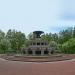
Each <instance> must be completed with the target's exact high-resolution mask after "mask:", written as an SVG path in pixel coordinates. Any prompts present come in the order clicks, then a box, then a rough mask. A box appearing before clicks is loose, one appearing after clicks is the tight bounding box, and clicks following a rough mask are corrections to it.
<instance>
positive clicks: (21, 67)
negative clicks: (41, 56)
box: [0, 58, 75, 75]
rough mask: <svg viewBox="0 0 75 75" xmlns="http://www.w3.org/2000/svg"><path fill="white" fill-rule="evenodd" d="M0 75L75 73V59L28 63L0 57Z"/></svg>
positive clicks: (69, 74)
mask: <svg viewBox="0 0 75 75" xmlns="http://www.w3.org/2000/svg"><path fill="white" fill-rule="evenodd" d="M0 75H75V59H73V60H70V61H69V60H67V61H60V62H50V63H49V62H47V63H46V62H44V63H35V62H33V63H31V62H30V63H28V62H18V61H7V60H4V59H1V58H0Z"/></svg>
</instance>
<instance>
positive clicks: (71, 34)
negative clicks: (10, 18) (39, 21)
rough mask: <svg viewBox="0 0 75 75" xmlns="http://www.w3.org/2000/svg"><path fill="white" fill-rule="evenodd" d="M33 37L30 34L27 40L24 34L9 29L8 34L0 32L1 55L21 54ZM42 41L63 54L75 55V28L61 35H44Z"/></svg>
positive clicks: (62, 32) (60, 33) (61, 32)
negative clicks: (8, 53)
mask: <svg viewBox="0 0 75 75" xmlns="http://www.w3.org/2000/svg"><path fill="white" fill-rule="evenodd" d="M32 36H33V34H32V33H30V34H29V35H28V36H27V38H26V35H25V34H24V33H22V32H21V31H17V30H11V29H9V30H8V32H7V33H4V32H3V31H2V30H0V53H7V52H20V51H21V49H22V48H25V47H27V44H28V41H29V39H32ZM41 39H44V40H47V41H48V42H49V45H50V46H54V47H56V49H57V50H58V51H59V52H61V53H75V27H69V28H67V29H65V30H62V31H60V32H59V33H51V32H50V33H46V34H43V35H41Z"/></svg>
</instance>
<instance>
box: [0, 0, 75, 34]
mask: <svg viewBox="0 0 75 75" xmlns="http://www.w3.org/2000/svg"><path fill="white" fill-rule="evenodd" d="M72 26H75V0H0V29H1V30H3V31H5V32H7V30H8V29H16V30H18V31H22V32H24V33H26V34H29V33H30V32H32V31H34V30H42V31H44V32H45V33H46V32H48V33H49V32H53V33H54V32H58V31H60V30H63V29H65V28H67V27H72Z"/></svg>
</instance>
